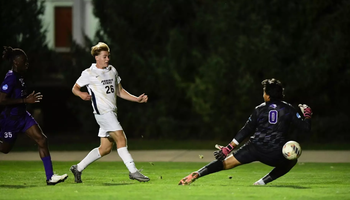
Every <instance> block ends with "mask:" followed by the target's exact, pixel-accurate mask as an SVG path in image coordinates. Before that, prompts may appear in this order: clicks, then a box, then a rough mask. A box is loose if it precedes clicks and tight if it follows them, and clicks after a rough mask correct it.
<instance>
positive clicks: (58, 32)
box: [54, 6, 73, 52]
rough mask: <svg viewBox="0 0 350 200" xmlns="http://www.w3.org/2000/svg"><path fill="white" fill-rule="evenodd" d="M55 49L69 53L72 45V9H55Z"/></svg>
mask: <svg viewBox="0 0 350 200" xmlns="http://www.w3.org/2000/svg"><path fill="white" fill-rule="evenodd" d="M54 30H55V49H56V51H58V52H68V51H69V49H70V47H71V44H72V35H73V34H72V7H67V6H64V7H61V6H58V7H55V29H54Z"/></svg>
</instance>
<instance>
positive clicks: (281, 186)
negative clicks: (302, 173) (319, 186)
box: [268, 185, 311, 189]
mask: <svg viewBox="0 0 350 200" xmlns="http://www.w3.org/2000/svg"><path fill="white" fill-rule="evenodd" d="M268 187H280V188H292V189H311V187H304V186H299V185H269V186H268Z"/></svg>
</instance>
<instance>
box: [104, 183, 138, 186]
mask: <svg viewBox="0 0 350 200" xmlns="http://www.w3.org/2000/svg"><path fill="white" fill-rule="evenodd" d="M133 184H134V183H103V184H102V185H104V186H118V185H133Z"/></svg>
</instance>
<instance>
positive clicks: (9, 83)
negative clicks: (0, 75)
mask: <svg viewBox="0 0 350 200" xmlns="http://www.w3.org/2000/svg"><path fill="white" fill-rule="evenodd" d="M13 77H14V76H7V77H6V78H5V80H4V81H3V82H2V83H1V88H0V91H1V92H3V93H6V94H9V93H11V91H12V90H13V88H14V87H15V84H16V82H15V80H14V78H13Z"/></svg>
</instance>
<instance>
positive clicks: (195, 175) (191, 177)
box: [179, 172, 199, 185]
mask: <svg viewBox="0 0 350 200" xmlns="http://www.w3.org/2000/svg"><path fill="white" fill-rule="evenodd" d="M198 178H199V174H198V172H192V173H191V174H190V175H188V176H186V177H185V178H183V179H181V181H180V183H179V185H190V184H191V183H193V182H194V181H195V180H197V179H198Z"/></svg>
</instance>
